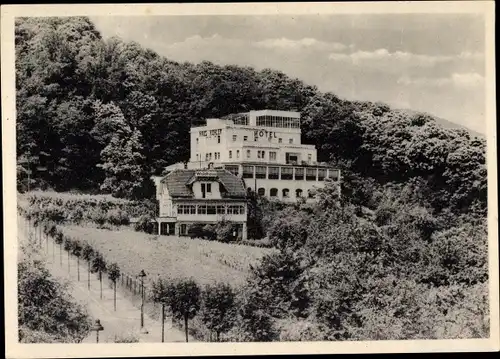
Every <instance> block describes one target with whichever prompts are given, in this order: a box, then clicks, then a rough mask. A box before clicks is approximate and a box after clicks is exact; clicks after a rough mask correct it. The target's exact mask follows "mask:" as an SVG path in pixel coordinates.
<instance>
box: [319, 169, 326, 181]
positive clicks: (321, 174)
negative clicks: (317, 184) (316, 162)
mask: <svg viewBox="0 0 500 359" xmlns="http://www.w3.org/2000/svg"><path fill="white" fill-rule="evenodd" d="M325 177H326V170H325V169H324V168H318V181H323V180H324V179H325Z"/></svg>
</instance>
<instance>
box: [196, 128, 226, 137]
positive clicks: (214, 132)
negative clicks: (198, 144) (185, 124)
mask: <svg viewBox="0 0 500 359" xmlns="http://www.w3.org/2000/svg"><path fill="white" fill-rule="evenodd" d="M199 133H200V136H201V137H215V136H219V135H220V134H221V133H222V128H219V129H218V130H210V131H207V130H205V131H200V132H199Z"/></svg>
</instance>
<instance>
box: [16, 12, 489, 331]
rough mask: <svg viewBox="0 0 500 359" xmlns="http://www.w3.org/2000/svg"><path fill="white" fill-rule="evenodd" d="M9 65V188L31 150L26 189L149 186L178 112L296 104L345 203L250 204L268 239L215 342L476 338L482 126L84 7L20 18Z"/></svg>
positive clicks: (482, 305)
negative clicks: (173, 47) (190, 47)
mask: <svg viewBox="0 0 500 359" xmlns="http://www.w3.org/2000/svg"><path fill="white" fill-rule="evenodd" d="M16 70H17V83H16V86H17V94H16V96H17V140H18V141H17V149H18V158H19V159H20V160H21V159H22V160H24V162H23V161H20V162H19V163H20V165H19V166H18V188H19V189H20V190H24V189H25V188H26V185H27V183H28V182H27V174H26V169H27V167H28V166H27V165H26V164H22V163H29V169H31V170H32V175H31V177H30V178H31V181H32V182H31V183H30V185H31V188H34V187H41V188H42V189H43V188H52V189H54V190H56V191H68V190H72V189H76V190H79V191H85V192H90V193H93V192H103V193H111V194H113V195H114V196H115V197H126V198H142V197H148V196H151V194H152V193H153V191H152V190H151V185H152V184H151V183H150V181H149V177H150V175H152V174H154V173H160V172H161V171H162V169H163V167H164V166H166V165H168V164H172V163H175V162H178V161H183V160H187V159H188V157H189V143H188V140H189V136H188V134H189V128H190V126H191V125H193V124H200V123H203V121H204V119H205V118H207V117H220V116H224V115H227V114H229V113H233V112H240V111H248V110H253V109H266V108H267V109H279V110H297V111H300V112H301V114H302V136H303V138H302V140H303V143H308V144H314V145H316V147H317V149H318V160H319V161H327V162H330V163H331V164H333V165H335V166H338V167H340V168H341V169H342V173H343V175H342V195H341V199H342V200H341V201H340V202H339V201H338V200H337V198H338V197H337V193H335V192H334V188H335V187H334V186H329V185H328V186H327V187H326V189H324V190H321V191H319V193H318V197H319V202H318V203H317V204H314V205H308V204H305V203H296V204H293V205H284V204H283V203H278V202H272V201H271V202H269V201H267V200H266V199H265V198H260V199H255V198H253V199H252V200H251V201H250V210H249V212H250V213H249V229H250V230H252V231H254V232H255V233H257V234H255V237H260V236H261V235H262V234H264V235H267V237H268V239H269V242H270V243H271V244H272V245H273V246H274V247H276V248H278V249H279V251H276V253H274V254H272V255H269V256H266V257H264V259H263V260H262V262H261V263H260V264H259V265H257V266H256V267H255V268H251V275H250V277H249V278H248V280H247V283H246V285H245V286H244V288H242V289H241V292H238V293H239V294H238V296H237V298H238V303H237V308H238V311H237V315H236V316H235V317H234V323H232V325H233V326H234V327H233V328H232V329H231V331H230V332H229V334H228V339H227V340H254V341H256V340H257V341H262V340H318V339H328V340H345V339H418V338H421V339H423V338H472V337H475V338H478V337H486V336H488V335H489V309H488V300H487V298H488V290H487V289H488V287H487V284H488V266H487V253H488V251H487V225H486V219H485V218H486V217H485V215H486V209H487V203H486V193H487V180H486V166H485V148H486V143H485V140H484V139H481V138H471V136H470V134H469V132H467V131H466V130H461V129H450V128H444V127H442V126H440V124H439V123H438V122H437V121H436V119H434V118H433V117H432V116H430V115H427V114H418V113H413V112H408V111H406V112H405V111H398V110H394V109H391V108H389V107H388V106H386V105H384V104H378V103H367V102H350V101H345V100H342V99H340V98H338V97H337V96H335V95H334V94H331V93H321V92H320V91H318V90H317V89H316V88H315V87H313V86H308V85H306V84H304V83H303V82H302V81H300V80H298V79H293V78H290V77H288V76H286V75H285V74H283V73H281V72H279V71H275V70H270V69H269V70H263V71H260V72H259V71H255V70H254V69H252V68H243V67H237V66H217V65H214V64H212V63H209V62H203V63H201V64H198V65H193V64H189V63H183V64H180V63H175V62H172V61H169V60H168V59H166V58H163V57H161V56H159V55H157V54H156V53H154V52H152V51H150V50H147V49H144V48H142V47H141V46H140V45H138V44H135V43H124V42H122V41H121V40H120V39H116V38H113V39H110V40H106V41H105V40H103V39H102V38H101V36H100V34H99V32H98V31H96V29H95V27H94V25H93V24H92V23H91V22H90V21H89V20H88V19H86V18H75V17H71V18H43V19H42V18H39V19H36V18H31V19H18V20H17V23H16ZM26 160H29V161H26ZM37 168H38V169H40V168H41V169H46V170H43V171H42V170H37ZM241 250H242V251H244V250H245V248H244V247H243V246H242V249H241Z"/></svg>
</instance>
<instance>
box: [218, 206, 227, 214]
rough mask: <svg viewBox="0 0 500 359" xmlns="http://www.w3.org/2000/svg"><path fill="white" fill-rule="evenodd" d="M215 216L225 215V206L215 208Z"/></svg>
mask: <svg viewBox="0 0 500 359" xmlns="http://www.w3.org/2000/svg"><path fill="white" fill-rule="evenodd" d="M216 210H217V214H226V207H225V206H221V205H219V206H217V209H216Z"/></svg>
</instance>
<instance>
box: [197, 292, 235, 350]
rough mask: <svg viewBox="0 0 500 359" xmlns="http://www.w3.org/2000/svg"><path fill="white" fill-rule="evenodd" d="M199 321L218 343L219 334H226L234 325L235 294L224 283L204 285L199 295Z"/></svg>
mask: <svg viewBox="0 0 500 359" xmlns="http://www.w3.org/2000/svg"><path fill="white" fill-rule="evenodd" d="M201 302H202V305H201V320H202V321H203V323H205V325H206V326H207V328H208V329H209V330H210V332H215V333H216V339H217V341H220V335H221V333H225V332H227V331H228V330H229V329H231V327H232V326H233V325H234V315H235V314H236V313H235V293H234V291H233V289H232V288H231V286H229V285H228V284H225V283H216V284H214V285H206V286H205V288H204V290H203V292H202V294H201Z"/></svg>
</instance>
